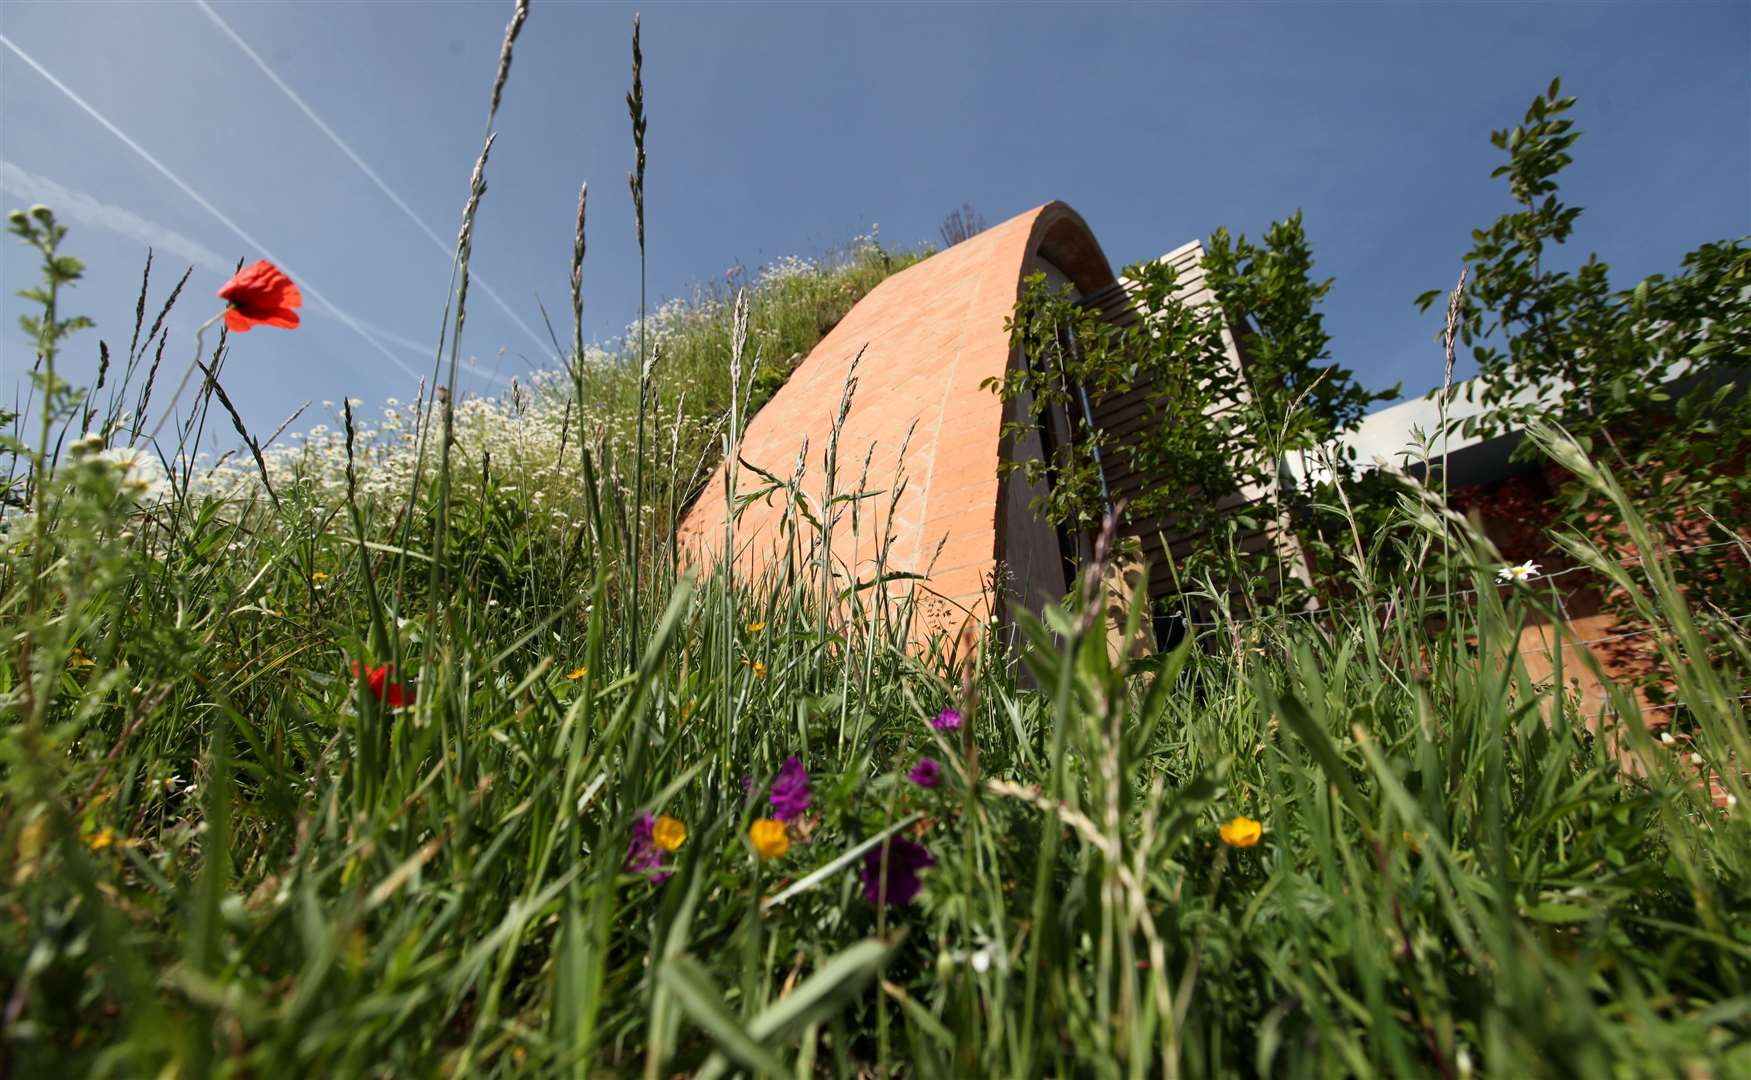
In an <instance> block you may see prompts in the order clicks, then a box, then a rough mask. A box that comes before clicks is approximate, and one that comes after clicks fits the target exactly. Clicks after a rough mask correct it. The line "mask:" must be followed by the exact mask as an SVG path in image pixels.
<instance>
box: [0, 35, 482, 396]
mask: <svg viewBox="0 0 1751 1080" xmlns="http://www.w3.org/2000/svg"><path fill="white" fill-rule="evenodd" d="M0 45H4V46H6V48H7V49H9V50H11V51H12V53H13V55H15V56H17V57H18V58H19V59H20V60H23V61H24V62H25V63H26V64H28V65H29V66H30V68H31V69H32V70H33V71H35V72H36V73H37V74H38V75H41V76H42V77H43V78H44V79H45V80H47V81H48V83H49V85H51V86H53V87H54V88H55V89H56V90H59V91H60V92H61V94H62V95H63V96H64V97H66V98H67V100H69V101H71V102H72V103H73V104H75V105H77V106H79V108H80V109H81V110H83V111H84V112H85V114H86V115H87V116H89V117H91V118H92V119H93V120H95V121H97V122H98V124H100V125H102V127H103V129H104V130H105V131H108V132H109V133H110V134H111V135H114V136H115V137H116V138H117V139H119V140H121V142H122V143H123V145H125V146H127V148H128V149H130V150H132V151H133V152H134V153H135V154H137V155H139V157H140V158H141V159H142V160H143V161H145V162H146V164H148V165H150V166H152V168H153V169H154V170H155V171H156V172H157V173H158V174H159V175H160V176H162V177H164V178H165V179H166V180H169V181H170V182H171V183H172V184H174V185H176V188H177V190H179V191H181V192H182V193H183V194H184V195H187V196H188V197H189V198H190V199H192V200H194V202H195V203H196V205H198V206H200V208H201V209H203V210H205V211H206V212H207V213H209V214H211V215H212V216H213V217H214V218H215V219H217V220H218V222H219V224H221V225H223V226H225V228H227V229H229V230H230V231H231V233H232V235H234V236H236V237H237V238H238V239H239V240H241V241H243V243H244V244H245V245H246V246H248V247H250V248H252V249H254V250H255V251H257V252H259V253H260V254H261V256H262V257H263V258H265V259H267V260H268V261H269V262H272V263H274V264H275V265H277V266H278V267H279V268H280V269H281V270H283V271H285V273H286V275H287V276H288V277H291V278H292V279H293V280H295V281H297V282H298V283H299V288H300V289H301V290H302V291H303V292H304V293H305V294H306V295H308V296H309V297H310V298H311V299H312V300H315V301H316V302H317V303H318V304H321V305H322V306H323V307H325V308H327V309H328V310H329V312H331V313H332V314H333V315H334V317H335V318H337V319H339V320H340V321H341V322H342V323H343V324H345V325H346V327H347V329H349V330H351V331H353V333H355V334H357V335H358V336H359V338H360V339H361V340H363V341H364V342H365V343H366V344H368V345H370V346H371V347H372V348H373V349H376V350H377V351H378V352H380V353H382V354H383V356H384V358H385V359H387V360H388V361H389V362H390V363H392V364H394V365H395V366H396V367H397V368H400V369H401V371H402V372H404V373H405V374H406V375H407V376H408V377H409V378H410V379H413V380H415V381H416V382H418V381H419V380H420V379H421V378H422V376H421V374H420V373H419V372H418V371H417V370H415V369H414V368H413V366H412V365H410V364H408V363H407V361H405V360H403V359H402V358H401V357H399V356H397V355H395V354H394V353H393V352H390V351H389V348H388V347H387V346H386V345H384V344H383V342H381V341H379V340H378V339H377V338H376V337H374V336H373V335H372V334H371V333H370V332H369V331H368V330H367V329H366V328H365V325H364V324H363V323H362V322H360V321H359V320H358V319H357V318H355V317H354V316H352V315H351V314H349V313H348V312H346V311H345V310H343V309H342V308H340V307H339V306H338V305H337V304H335V303H334V302H333V301H332V300H330V299H328V297H326V296H325V295H323V293H322V290H321V289H319V288H318V287H317V286H316V284H315V283H314V282H313V281H312V280H311V278H310V276H309V275H308V274H301V273H299V272H298V271H296V270H295V269H293V268H292V267H291V266H290V265H289V264H287V262H286V261H285V260H284V259H281V258H279V257H278V256H276V255H275V254H274V253H273V252H271V251H269V250H268V247H267V245H266V244H263V243H262V242H261V241H260V240H257V239H256V238H255V237H253V236H251V235H249V233H247V232H245V231H244V230H243V228H242V226H240V225H238V224H237V223H236V222H235V221H232V220H231V219H230V218H229V217H227V216H226V215H225V213H224V211H222V210H220V209H219V208H218V207H216V206H214V205H213V204H212V202H211V201H209V200H208V199H207V198H206V197H205V196H203V195H202V194H201V193H200V192H198V191H196V190H195V189H194V188H193V187H190V186H189V184H188V183H187V182H186V181H185V180H183V179H182V177H180V176H178V175H176V174H175V173H174V172H171V171H170V169H169V167H167V166H166V165H165V164H164V163H163V162H161V161H159V160H158V159H157V158H156V157H153V156H152V154H151V152H150V151H148V150H147V149H146V148H145V147H143V146H141V145H140V144H139V143H138V142H135V141H134V140H133V139H132V138H130V137H129V136H128V134H127V133H126V132H124V131H122V129H121V128H119V127H117V126H116V125H115V124H113V123H111V122H110V120H109V118H108V117H106V116H104V115H103V114H102V113H100V112H98V111H97V110H96V109H95V108H93V107H92V106H91V105H90V104H89V103H87V102H86V100H85V99H84V98H82V97H80V96H79V95H78V94H77V93H75V92H74V91H73V90H72V88H71V87H69V86H68V85H67V84H66V83H64V82H62V81H61V80H60V79H57V78H56V77H55V76H54V74H53V73H52V72H50V71H49V69H48V68H45V67H43V66H42V65H41V64H39V63H37V61H36V60H35V58H33V57H32V56H31V55H30V54H29V53H27V52H25V51H24V50H23V49H21V48H19V47H18V46H17V45H16V44H14V43H13V41H12V39H11V38H9V37H7V36H6V35H5V34H0ZM227 272H229V271H227ZM403 340H404V341H405V339H403ZM471 371H472V372H473V373H474V374H476V375H477V376H479V377H480V378H483V379H489V380H491V381H493V382H496V383H498V384H500V385H504V384H506V383H508V382H509V381H510V380H509V379H506V378H505V377H503V376H500V375H496V374H493V373H490V372H486V371H482V370H480V369H479V368H471Z"/></svg>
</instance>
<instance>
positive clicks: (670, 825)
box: [651, 814, 687, 851]
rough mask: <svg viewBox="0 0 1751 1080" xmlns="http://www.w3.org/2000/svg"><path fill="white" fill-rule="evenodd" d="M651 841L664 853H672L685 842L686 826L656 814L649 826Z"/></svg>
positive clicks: (664, 815) (665, 815)
mask: <svg viewBox="0 0 1751 1080" xmlns="http://www.w3.org/2000/svg"><path fill="white" fill-rule="evenodd" d="M651 839H652V840H653V841H655V842H656V845H657V846H658V847H660V848H662V849H663V850H664V851H674V850H675V849H677V848H679V847H680V846H681V845H682V844H685V843H686V842H687V826H685V825H683V824H682V823H681V822H680V821H679V820H678V819H676V818H672V817H670V816H669V815H667V814H658V815H657V820H656V822H655V823H654V824H652V825H651Z"/></svg>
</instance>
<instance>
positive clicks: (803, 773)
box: [767, 754, 810, 821]
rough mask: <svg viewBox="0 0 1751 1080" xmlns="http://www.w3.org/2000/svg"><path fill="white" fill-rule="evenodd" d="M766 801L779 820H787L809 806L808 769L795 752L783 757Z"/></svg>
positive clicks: (798, 814)
mask: <svg viewBox="0 0 1751 1080" xmlns="http://www.w3.org/2000/svg"><path fill="white" fill-rule="evenodd" d="M767 801H768V802H770V803H771V804H772V816H773V817H775V818H777V819H778V820H779V821H789V820H790V819H791V818H794V817H798V816H800V815H801V814H802V812H803V811H804V810H807V809H808V808H809V801H810V796H809V771H808V770H807V769H805V768H803V763H802V761H801V760H799V759H798V758H797V756H796V755H795V754H792V755H791V756H790V757H787V758H785V759H784V767H783V768H781V769H779V770H778V779H776V780H774V781H772V794H771V795H770V796H768V797H767Z"/></svg>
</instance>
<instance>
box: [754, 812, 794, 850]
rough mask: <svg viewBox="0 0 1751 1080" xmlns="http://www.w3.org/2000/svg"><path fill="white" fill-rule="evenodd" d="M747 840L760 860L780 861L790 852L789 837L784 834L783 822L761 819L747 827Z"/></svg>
mask: <svg viewBox="0 0 1751 1080" xmlns="http://www.w3.org/2000/svg"><path fill="white" fill-rule="evenodd" d="M748 840H749V842H751V843H752V844H753V845H754V850H755V851H757V852H759V853H760V857H761V858H762V859H782V858H783V857H784V853H785V852H787V851H789V850H790V837H789V836H788V835H786V834H785V831H784V822H782V821H774V820H772V819H771V818H764V817H763V818H761V819H760V820H759V821H756V822H754V824H752V825H750V826H748Z"/></svg>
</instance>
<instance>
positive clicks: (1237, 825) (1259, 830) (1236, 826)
mask: <svg viewBox="0 0 1751 1080" xmlns="http://www.w3.org/2000/svg"><path fill="white" fill-rule="evenodd" d="M1217 831H1218V832H1219V833H1220V834H1221V836H1222V842H1223V843H1224V844H1227V845H1228V846H1229V847H1253V846H1255V845H1257V844H1258V842H1259V837H1260V836H1262V835H1264V831H1265V827H1264V826H1263V825H1261V824H1260V823H1258V822H1256V821H1254V820H1253V819H1252V818H1249V817H1246V816H1245V815H1242V816H1240V817H1237V818H1235V819H1234V820H1232V821H1229V822H1225V823H1224V824H1223V826H1222V828H1220V829H1219V830H1217Z"/></svg>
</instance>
